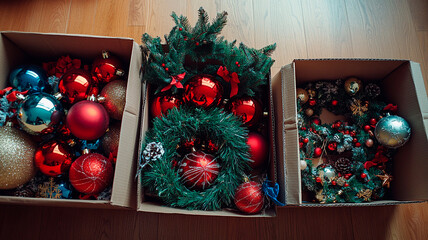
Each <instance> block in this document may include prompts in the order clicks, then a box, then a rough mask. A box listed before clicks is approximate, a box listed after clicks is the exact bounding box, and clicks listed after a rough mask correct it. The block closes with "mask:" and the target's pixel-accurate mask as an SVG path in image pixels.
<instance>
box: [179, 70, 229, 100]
mask: <svg viewBox="0 0 428 240" xmlns="http://www.w3.org/2000/svg"><path fill="white" fill-rule="evenodd" d="M222 95H223V88H222V87H221V85H220V84H219V83H218V81H217V80H216V79H215V77H213V76H211V75H206V74H203V75H197V76H194V77H192V78H191V79H189V81H188V82H187V85H186V87H185V91H184V101H185V102H186V103H189V104H191V105H193V106H196V107H203V108H208V107H215V106H218V105H219V103H220V101H221V98H222Z"/></svg>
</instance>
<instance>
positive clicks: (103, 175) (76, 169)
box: [69, 153, 114, 194]
mask: <svg viewBox="0 0 428 240" xmlns="http://www.w3.org/2000/svg"><path fill="white" fill-rule="evenodd" d="M113 175H114V169H113V165H112V163H111V162H110V161H109V160H108V159H107V158H106V157H104V156H103V155H101V154H98V153H88V154H84V155H82V156H80V157H79V158H77V159H76V161H74V162H73V164H72V165H71V168H70V174H69V176H70V183H71V185H73V187H74V188H75V189H76V190H77V191H79V192H81V193H85V194H97V193H100V192H102V191H103V190H104V189H105V188H106V187H108V186H109V185H110V184H111V183H112V181H113Z"/></svg>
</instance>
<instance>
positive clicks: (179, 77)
mask: <svg viewBox="0 0 428 240" xmlns="http://www.w3.org/2000/svg"><path fill="white" fill-rule="evenodd" d="M184 76H186V73H185V72H184V73H182V74H179V75H177V76H172V79H171V82H170V83H169V85H168V86H166V87H164V88H162V90H161V91H162V92H165V91H168V90H169V89H170V88H171V87H172V86H175V87H176V88H183V84H181V82H180V81H181V80H183V79H184Z"/></svg>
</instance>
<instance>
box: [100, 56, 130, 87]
mask: <svg viewBox="0 0 428 240" xmlns="http://www.w3.org/2000/svg"><path fill="white" fill-rule="evenodd" d="M92 75H93V76H94V77H95V79H96V81H98V82H101V83H108V82H111V81H113V80H116V79H119V78H120V77H122V76H124V75H125V71H124V70H123V68H122V64H121V62H120V61H119V59H117V58H116V57H114V56H112V55H111V54H110V53H109V52H106V51H104V52H103V53H102V55H101V56H100V57H98V58H97V59H95V61H94V62H93V63H92Z"/></svg>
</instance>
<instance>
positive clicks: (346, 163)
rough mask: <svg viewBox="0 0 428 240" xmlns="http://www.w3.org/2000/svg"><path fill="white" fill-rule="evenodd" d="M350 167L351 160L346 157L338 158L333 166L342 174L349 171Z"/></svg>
mask: <svg viewBox="0 0 428 240" xmlns="http://www.w3.org/2000/svg"><path fill="white" fill-rule="evenodd" d="M351 167H352V166H351V160H349V159H348V158H339V159H337V161H336V162H335V163H334V168H335V169H336V171H337V172H339V173H342V174H347V173H350V172H351Z"/></svg>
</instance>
